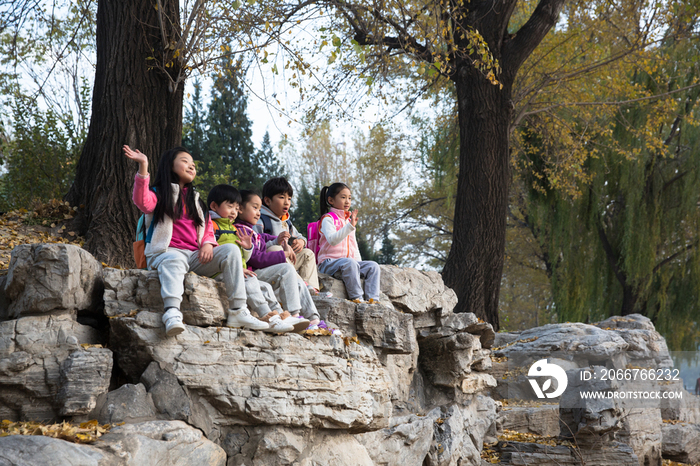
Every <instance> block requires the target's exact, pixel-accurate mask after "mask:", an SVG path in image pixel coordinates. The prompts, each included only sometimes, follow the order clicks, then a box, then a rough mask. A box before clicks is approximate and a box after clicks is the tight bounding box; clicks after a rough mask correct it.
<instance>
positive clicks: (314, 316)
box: [236, 189, 320, 330]
mask: <svg viewBox="0 0 700 466" xmlns="http://www.w3.org/2000/svg"><path fill="white" fill-rule="evenodd" d="M241 198H242V200H241V204H240V209H239V214H238V218H237V219H236V228H239V229H242V230H243V231H245V232H247V233H252V235H253V238H252V240H253V252H252V253H251V255H250V259H248V260H247V263H248V265H249V266H250V267H251V268H252V269H253V270H255V273H256V274H257V276H258V280H261V281H264V282H267V283H269V284H270V285H272V288H273V290H274V291H275V295H276V296H277V299H279V300H280V302H281V303H282V307H284V308H285V309H287V310H288V311H289V312H290V313H291V317H289V318H290V319H294V321H291V322H290V323H292V324H293V325H294V327H295V329H297V330H298V329H299V328H300V327H302V326H303V327H304V328H305V327H306V326H307V325H308V329H309V330H314V329H316V328H318V324H319V323H320V318H319V315H318V311H317V310H316V306H315V305H314V302H313V300H312V299H311V295H310V294H309V290H308V289H307V288H306V284H305V283H304V280H302V279H301V278H300V277H299V275H297V272H296V270H295V269H294V265H292V264H290V263H288V262H287V257H289V258H290V260H292V261H294V251H292V249H291V247H289V245H288V244H287V240H288V239H289V233H282V234H281V235H279V236H273V235H269V234H267V233H258V232H257V231H255V230H254V229H253V225H255V224H256V223H258V219H259V218H260V207H261V206H262V199H260V196H258V195H257V194H256V193H254V192H253V191H248V190H245V189H243V190H241ZM268 244H270V245H271V244H279V245H280V246H282V248H283V250H282V251H271V252H267V246H268ZM300 314H301V315H300ZM302 315H303V317H302ZM285 320H286V319H285ZM297 320H298V321H299V322H296V321H297Z"/></svg>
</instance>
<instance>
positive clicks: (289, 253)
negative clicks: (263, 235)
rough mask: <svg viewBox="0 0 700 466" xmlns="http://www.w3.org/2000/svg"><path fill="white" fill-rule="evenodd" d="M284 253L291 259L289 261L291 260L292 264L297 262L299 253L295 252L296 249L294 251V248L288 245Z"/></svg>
mask: <svg viewBox="0 0 700 466" xmlns="http://www.w3.org/2000/svg"><path fill="white" fill-rule="evenodd" d="M284 255H285V256H287V259H289V262H291V263H292V264H296V263H297V255H296V254H294V251H292V248H290V247H287V248H286V249H285V250H284Z"/></svg>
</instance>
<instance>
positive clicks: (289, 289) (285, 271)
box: [255, 262, 320, 320]
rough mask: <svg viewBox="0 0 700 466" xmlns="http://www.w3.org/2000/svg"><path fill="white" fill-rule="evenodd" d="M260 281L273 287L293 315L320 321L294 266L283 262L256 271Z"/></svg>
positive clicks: (283, 304) (309, 295)
mask: <svg viewBox="0 0 700 466" xmlns="http://www.w3.org/2000/svg"><path fill="white" fill-rule="evenodd" d="M255 273H256V274H257V275H258V280H260V281H263V282H267V283H269V284H270V285H272V289H273V290H274V291H275V295H276V296H277V298H278V299H279V301H280V302H281V303H282V306H283V307H285V308H287V310H288V311H289V312H291V313H292V314H294V313H296V312H300V313H301V315H303V316H304V317H306V318H307V319H309V320H314V319H319V318H320V317H319V316H318V311H317V310H316V305H315V304H314V301H313V300H312V299H311V294H309V290H308V289H306V284H305V283H304V280H302V279H301V278H299V276H298V275H297V271H296V270H295V269H294V266H293V265H292V264H289V263H287V262H283V263H281V264H275V265H271V266H270V267H265V268H263V269H258V270H256V271H255Z"/></svg>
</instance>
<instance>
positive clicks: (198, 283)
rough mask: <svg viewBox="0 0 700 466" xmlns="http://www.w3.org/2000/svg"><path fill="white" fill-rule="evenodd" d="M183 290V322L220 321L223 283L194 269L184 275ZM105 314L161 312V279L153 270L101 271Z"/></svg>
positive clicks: (208, 323) (223, 304) (223, 316)
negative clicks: (102, 273)
mask: <svg viewBox="0 0 700 466" xmlns="http://www.w3.org/2000/svg"><path fill="white" fill-rule="evenodd" d="M184 283H185V293H184V294H183V296H182V304H181V305H180V310H181V311H182V314H183V318H184V321H185V323H186V324H189V325H199V326H202V327H207V326H211V325H218V326H220V325H223V322H224V320H225V319H226V313H225V311H226V310H227V309H228V298H227V297H226V290H225V288H224V285H223V283H220V282H217V281H216V280H213V279H211V278H207V277H202V276H200V275H197V274H194V273H188V274H186V275H185V282H184ZM104 284H105V291H104V301H105V314H106V315H108V316H110V317H114V316H119V315H127V314H129V313H131V312H132V311H136V310H139V311H151V312H156V313H161V314H162V313H163V298H162V297H161V295H160V280H159V279H158V272H157V271H155V270H150V271H146V270H120V269H105V271H104Z"/></svg>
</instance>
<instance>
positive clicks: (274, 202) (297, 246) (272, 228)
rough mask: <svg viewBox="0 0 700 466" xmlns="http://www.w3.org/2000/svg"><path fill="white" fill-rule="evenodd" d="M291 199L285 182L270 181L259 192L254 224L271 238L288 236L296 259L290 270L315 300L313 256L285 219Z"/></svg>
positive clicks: (270, 248) (316, 276)
mask: <svg viewBox="0 0 700 466" xmlns="http://www.w3.org/2000/svg"><path fill="white" fill-rule="evenodd" d="M292 196H294V188H292V185H291V184H289V182H288V181H287V179H286V178H283V177H278V178H272V179H270V180H267V181H266V182H265V185H264V186H263V190H262V202H263V206H262V207H261V208H260V220H259V221H258V224H257V227H258V231H261V230H262V232H263V233H267V234H270V235H274V236H279V235H280V234H282V233H289V234H290V235H291V238H289V240H288V244H289V245H290V246H291V248H292V250H293V251H294V253H295V255H296V261H294V268H295V269H296V271H297V273H298V274H299V276H300V277H301V278H302V280H304V281H305V282H306V283H307V285H308V288H309V292H310V293H311V294H312V295H316V296H319V295H321V293H319V288H320V286H319V283H318V270H317V268H316V255H315V254H314V253H313V251H311V249H307V248H306V238H304V236H303V235H301V234H300V233H299V232H298V231H297V229H296V228H294V225H293V224H292V221H291V220H290V219H289V209H290V207H291V206H292ZM276 248H277V250H280V249H281V247H280V246H272V247H269V248H268V251H273V250H275V249H276ZM322 296H324V297H330V293H323V294H322Z"/></svg>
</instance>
